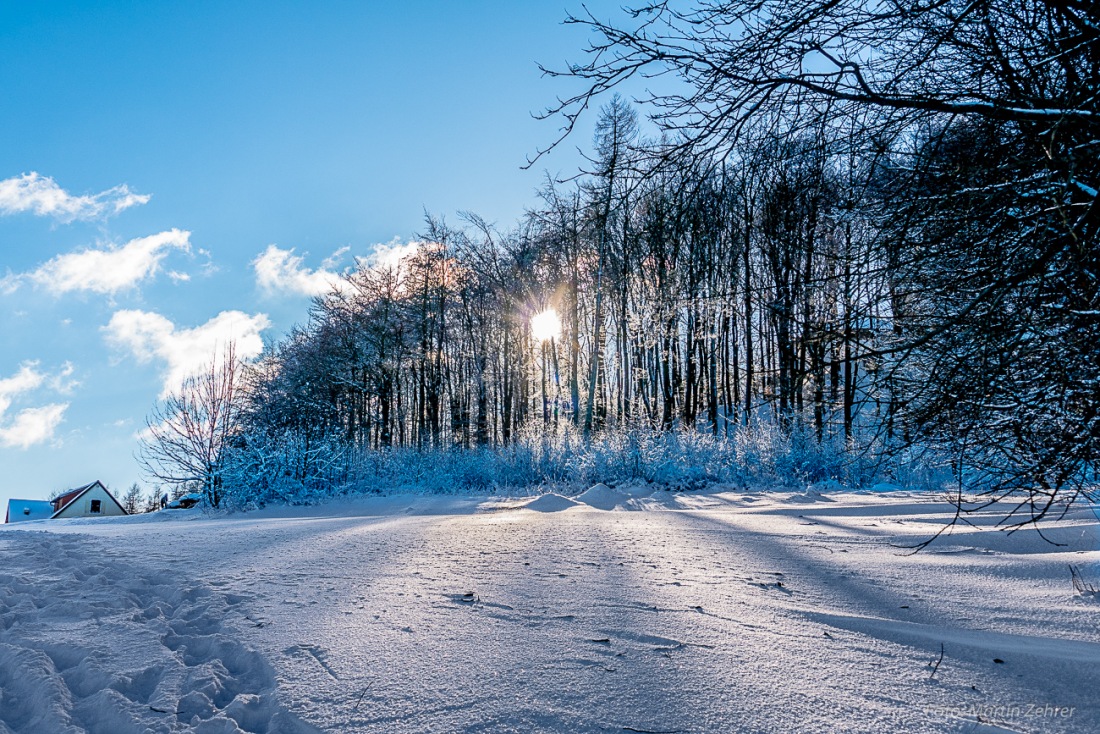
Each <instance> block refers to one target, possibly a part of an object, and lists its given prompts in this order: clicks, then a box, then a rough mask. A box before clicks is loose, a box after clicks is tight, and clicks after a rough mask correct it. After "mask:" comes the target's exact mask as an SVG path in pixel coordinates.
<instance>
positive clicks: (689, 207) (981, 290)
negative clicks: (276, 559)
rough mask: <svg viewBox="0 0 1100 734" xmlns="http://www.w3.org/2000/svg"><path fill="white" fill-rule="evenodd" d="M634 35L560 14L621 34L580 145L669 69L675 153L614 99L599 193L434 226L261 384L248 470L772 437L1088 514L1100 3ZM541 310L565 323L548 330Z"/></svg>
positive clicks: (721, 4) (610, 48)
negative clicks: (501, 216) (624, 438)
mask: <svg viewBox="0 0 1100 734" xmlns="http://www.w3.org/2000/svg"><path fill="white" fill-rule="evenodd" d="M630 17H631V18H633V19H634V22H635V23H636V24H635V25H624V26H615V25H611V24H607V23H604V22H601V21H598V20H596V19H595V18H591V17H589V18H583V19H576V18H573V19H570V20H571V22H575V23H584V24H586V25H588V26H589V27H590V28H591V29H592V30H593V31H594V33H595V34H596V35H597V37H600V38H602V39H603V41H602V42H600V43H597V44H596V45H595V46H594V47H593V48H592V49H591V52H592V53H591V56H590V61H589V62H588V63H586V64H580V65H575V66H573V67H570V68H569V69H568V70H567V71H566V72H564V75H566V76H569V77H572V78H574V79H577V78H579V79H581V80H583V81H584V82H585V88H584V90H583V91H582V92H581V93H580V94H578V95H576V96H574V97H571V98H567V99H565V100H564V101H563V102H562V103H561V104H560V106H558V107H557V108H555V109H554V110H551V113H552V114H556V115H560V116H561V118H560V119H563V120H564V121H565V132H566V134H568V132H569V131H570V130H572V128H573V125H574V124H575V122H576V121H577V119H578V118H579V116H580V115H581V114H583V113H584V112H585V111H586V110H587V109H589V108H590V107H592V106H593V102H594V101H595V100H597V99H603V98H602V97H600V95H603V94H604V93H607V92H609V91H610V90H612V89H614V88H615V87H616V86H617V85H618V84H620V83H622V82H623V81H624V80H626V79H629V78H631V77H635V76H640V75H650V76H655V77H661V76H665V75H671V76H675V77H676V79H677V87H676V88H678V89H679V90H680V91H677V92H673V93H667V94H660V93H650V94H649V95H648V96H646V97H645V98H644V99H643V100H642V102H640V103H639V104H641V105H643V106H645V107H646V108H647V109H648V111H649V112H650V119H651V120H652V121H653V122H654V123H655V125H656V129H657V132H658V134H657V135H656V136H647V135H644V134H643V132H642V131H641V129H640V125H639V119H638V114H637V112H636V111H635V108H634V107H633V106H632V105H630V104H628V103H626V102H624V101H623V100H622V99H621V98H619V97H618V96H613V97H611V98H610V99H608V100H607V101H606V102H605V103H604V104H603V105H602V107H600V109H599V112H598V120H597V124H596V128H595V130H596V132H595V137H594V140H593V145H592V148H591V153H590V158H589V165H588V166H587V170H586V171H583V172H581V173H580V174H578V176H577V177H576V178H574V179H571V180H570V181H568V182H559V181H547V183H546V185H545V186H544V188H543V190H542V191H541V192H540V194H541V195H540V198H539V203H538V204H537V205H536V206H534V207H533V208H532V210H531V211H530V212H529V213H528V215H527V216H526V217H525V218H524V219H523V220H522V221H521V222H519V223H518V224H517V225H516V226H515V227H514V228H513V229H509V230H507V231H501V230H499V229H497V228H495V227H493V226H490V225H488V224H486V223H485V222H483V221H482V220H480V219H479V218H477V217H476V216H475V215H466V216H464V217H463V219H462V225H461V226H457V227H455V226H450V225H448V224H446V223H445V222H443V221H442V220H437V219H430V220H429V221H428V223H427V227H426V230H425V231H424V232H423V233H422V235H421V237H420V242H419V246H418V247H417V248H416V249H415V251H414V252H412V254H410V255H408V256H407V257H406V258H404V259H403V260H401V261H400V262H388V263H385V264H374V265H370V266H367V265H361V266H360V267H359V268H358V269H357V270H356V271H355V272H352V273H349V274H348V275H347V277H346V278H345V280H344V282H342V284H341V285H340V286H339V287H338V288H335V289H334V290H333V291H332V292H331V293H329V294H327V295H325V296H323V297H320V298H318V299H317V300H316V302H315V304H314V307H313V310H312V313H311V317H310V319H309V322H308V323H307V324H306V325H304V326H302V327H300V328H298V329H296V330H295V331H294V332H293V333H292V334H291V335H290V336H289V337H288V338H287V339H285V340H284V341H283V342H282V343H280V344H278V345H277V346H275V347H274V348H272V349H271V350H270V351H269V352H268V353H267V354H266V355H265V356H264V358H263V359H262V360H260V362H259V363H258V364H257V365H255V366H254V367H253V368H252V369H251V370H250V372H249V375H248V377H247V385H246V386H245V390H244V393H243V394H244V395H245V396H246V399H245V405H244V407H243V410H242V412H241V423H240V426H239V430H238V433H237V434H236V439H235V441H234V442H232V449H231V450H230V451H229V453H231V454H232V455H233V456H234V457H235V458H234V461H235V462H236V464H235V466H238V467H241V466H247V468H248V471H244V472H243V473H240V472H238V476H243V477H245V483H246V484H247V483H248V482H250V481H253V480H252V479H248V477H253V478H256V479H255V481H267V480H264V479H261V478H262V477H263V476H266V475H265V472H267V473H268V474H269V473H270V471H269V470H270V469H271V468H272V467H273V466H275V464H272V463H271V462H272V461H274V459H272V457H275V456H279V457H282V458H281V459H279V461H278V462H275V463H276V464H277V465H278V466H279V467H280V469H279V471H281V472H283V473H284V474H293V475H296V476H298V477H299V478H301V479H302V480H303V481H304V480H305V479H306V478H307V477H310V476H325V477H329V478H331V477H334V476H340V472H341V471H345V472H346V470H347V468H348V467H349V466H351V465H352V464H353V463H354V462H355V461H360V460H361V457H362V456H364V454H363V452H371V451H376V450H379V449H387V448H395V447H410V448H415V449H418V450H429V449H448V448H464V449H465V448H476V447H507V446H510V445H512V444H514V443H515V442H516V441H517V440H520V438H521V437H522V440H525V441H526V440H531V438H532V437H535V438H538V439H540V440H541V439H546V438H549V437H555V436H558V437H560V436H563V435H568V436H574V435H576V436H581V437H583V438H585V439H590V440H591V439H592V438H594V437H596V436H599V435H601V434H603V433H606V432H609V431H621V430H628V431H629V430H644V431H651V432H657V433H668V432H685V431H697V432H703V433H706V434H708V435H710V436H713V437H715V438H716V439H717V440H719V441H721V440H724V439H726V438H727V437H729V436H731V435H732V434H733V433H735V432H737V431H738V430H741V429H743V428H744V427H752V426H769V427H774V428H776V429H778V430H779V431H780V432H782V433H784V434H786V435H798V436H803V437H809V438H810V439H812V441H814V442H816V443H817V444H819V445H824V444H831V445H837V444H842V445H846V446H849V447H851V448H853V449H855V448H857V447H858V448H859V449H860V450H866V449H868V448H870V449H871V450H873V452H874V453H875V455H878V456H889V455H891V454H892V453H896V452H898V451H910V452H911V451H912V450H914V449H919V450H923V451H927V452H929V454H930V455H931V456H933V457H934V458H935V459H936V460H938V461H943V462H947V463H950V464H951V466H952V467H953V468H954V470H955V473H956V477H957V478H958V479H959V480H960V482H961V483H962V484H966V483H971V484H973V485H975V486H978V487H980V488H983V489H986V490H988V491H990V492H991V493H992V496H994V497H999V496H1003V495H1004V494H1006V493H1013V492H1019V491H1022V492H1023V493H1024V495H1023V496H1024V505H1023V506H1024V507H1026V508H1027V510H1028V511H1029V514H1028V517H1029V518H1034V517H1041V516H1042V515H1043V514H1045V513H1046V512H1048V511H1049V509H1050V508H1051V507H1052V506H1053V503H1054V500H1055V499H1056V498H1058V497H1059V496H1063V495H1065V494H1066V492H1067V491H1068V492H1069V496H1070V497H1071V498H1072V497H1075V496H1077V495H1076V494H1075V493H1078V492H1082V491H1085V492H1088V491H1091V490H1090V488H1091V487H1094V486H1095V482H1096V466H1097V458H1098V443H1100V417H1098V416H1100V349H1097V346H1096V345H1097V344H1100V245H1098V237H1100V232H1098V224H1100V208H1098V207H1097V204H1096V200H1097V196H1098V195H1097V188H1100V163H1098V160H1100V155H1098V152H1100V151H1098V149H1100V143H1098V142H1097V141H1098V140H1100V123H1098V121H1100V109H1098V108H1100V103H1098V99H1100V97H1098V95H1100V30H1098V28H1100V16H1098V14H1097V11H1096V8H1095V7H1094V6H1093V5H1092V4H1089V3H1078V2H1072V1H1071V2H1059V3H1047V2H1037V1H1035V0H1014V1H1010V0H991V1H990V2H984V3H970V2H968V3H954V2H935V3H927V4H921V3H918V4H915V5H912V4H890V3H887V4H871V5H867V4H864V3H859V2H854V0H853V1H852V2H841V3H835V2H813V1H807V2H801V3H784V2H771V1H765V2H741V1H735V0H723V1H719V0H699V1H698V2H697V3H696V4H695V5H694V6H691V7H689V8H686V9H682V8H680V7H679V6H676V7H673V6H672V5H671V4H666V3H656V4H654V5H649V6H646V7H644V8H641V9H640V10H639V12H638V13H636V14H634V15H632V16H630ZM559 74H560V73H559ZM551 309H552V310H553V311H554V312H555V313H556V314H557V316H558V318H559V319H560V331H559V330H556V329H550V330H548V331H547V330H541V331H539V332H538V333H536V331H535V330H533V327H532V323H533V321H532V320H533V318H534V317H535V316H536V315H538V314H540V313H544V312H546V311H547V310H551ZM552 321H553V319H550V322H551V323H552ZM535 323H542V324H545V323H547V320H546V319H541V320H540V321H537V322H535ZM355 457H359V458H355ZM242 462H243V463H242ZM326 481H327V480H326Z"/></svg>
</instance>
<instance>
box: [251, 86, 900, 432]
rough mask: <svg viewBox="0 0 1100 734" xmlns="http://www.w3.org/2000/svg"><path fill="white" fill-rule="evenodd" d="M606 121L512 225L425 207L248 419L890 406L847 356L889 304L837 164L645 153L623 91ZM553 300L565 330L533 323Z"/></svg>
mask: <svg viewBox="0 0 1100 734" xmlns="http://www.w3.org/2000/svg"><path fill="white" fill-rule="evenodd" d="M599 129H600V132H599V134H598V137H597V139H596V145H595V148H596V151H597V155H596V156H595V157H594V163H595V172H594V173H593V174H591V175H589V176H586V177H584V178H583V179H582V180H581V181H580V182H579V183H577V184H575V185H566V186H562V185H557V184H553V183H550V184H548V185H547V186H546V188H545V190H544V192H543V196H542V202H541V206H540V207H538V208H537V209H535V210H534V211H532V212H531V213H530V214H529V215H528V216H527V217H526V219H525V220H524V221H523V222H522V223H521V225H520V226H519V227H517V228H516V229H515V230H513V231H510V232H503V233H502V232H497V231H495V230H494V229H493V228H491V227H489V226H487V225H486V224H484V223H483V222H481V221H480V220H478V219H476V218H475V217H472V216H470V217H467V223H466V226H464V227H461V228H453V227H448V226H446V225H444V224H443V223H442V222H438V221H431V222H429V226H428V228H427V232H426V233H425V234H424V237H423V241H422V242H421V243H420V244H419V246H418V247H417V248H416V250H415V252H414V253H412V254H411V255H408V256H407V257H405V258H404V259H403V260H401V261H400V262H397V263H388V264H385V265H373V266H365V265H364V266H361V267H359V268H358V269H357V270H356V271H355V272H354V273H351V274H349V275H348V276H347V278H346V281H345V282H344V283H343V284H342V286H341V287H339V288H337V289H335V290H334V291H333V292H332V293H330V294H327V295H325V296H323V297H321V298H318V299H317V300H316V303H315V304H314V308H313V312H312V315H311V319H310V321H309V323H308V324H307V325H306V326H304V327H302V328H301V329H299V330H297V331H295V333H293V334H292V335H291V336H290V337H289V338H288V339H287V340H286V341H284V342H283V343H282V344H280V345H279V346H278V347H277V348H276V349H274V350H273V351H272V352H271V353H270V354H268V355H267V357H266V358H265V360H264V361H263V362H262V364H261V366H260V367H259V371H258V373H257V378H258V379H257V382H256V384H255V385H254V386H253V388H252V392H251V395H252V403H253V405H252V410H251V412H250V420H251V421H252V422H253V424H254V425H255V426H256V427H257V428H263V429H264V430H290V431H294V432H297V433H299V434H301V435H302V436H325V437H330V436H339V437H340V438H341V439H342V440H345V441H347V442H348V443H350V444H353V445H356V446H363V447H369V448H382V447H387V446H417V447H446V446H463V447H471V446H484V445H501V444H507V443H509V442H510V441H511V440H512V439H513V437H514V436H516V435H517V433H518V432H519V431H520V429H521V428H522V427H524V426H525V425H527V424H528V423H530V422H532V421H533V422H535V423H539V424H544V425H546V426H547V430H549V431H553V430H554V429H555V427H557V426H562V425H564V424H570V425H572V426H574V427H576V428H577V429H578V430H580V431H582V432H583V433H584V434H589V433H591V432H592V431H598V430H601V429H604V428H607V427H621V426H627V427H630V426H646V427H650V428H655V429H664V430H670V429H673V428H681V429H682V428H692V429H700V430H706V431H709V432H712V433H714V434H727V433H729V431H730V428H731V426H735V425H737V424H744V423H748V422H749V421H750V420H752V419H753V418H754V417H761V418H764V419H766V420H775V421H779V422H780V423H782V424H784V425H789V424H793V423H807V424H809V425H811V426H812V428H813V430H814V432H815V434H816V435H817V436H818V437H821V438H824V437H825V436H826V435H828V436H833V435H838V434H842V435H845V436H848V435H850V434H851V432H852V430H853V422H854V421H855V418H856V416H857V415H859V414H862V413H868V412H869V413H870V414H871V415H874V416H878V417H881V416H884V415H885V414H886V413H887V412H888V411H889V400H888V397H887V396H886V395H884V394H881V393H879V392H874V393H872V392H870V391H869V384H870V383H869V382H868V380H866V379H862V378H861V376H862V375H864V374H865V373H866V372H867V371H869V370H870V371H874V370H876V369H877V366H876V364H875V363H873V362H871V361H869V360H857V359H856V358H855V357H854V355H855V353H856V345H857V344H864V345H868V344H872V343H874V339H875V334H876V332H877V331H878V330H880V329H881V328H883V326H882V325H883V324H888V322H889V307H888V304H887V300H886V297H885V296H886V291H885V284H884V282H883V279H882V277H881V275H880V273H879V271H880V268H879V267H878V265H879V264H878V263H877V261H876V260H875V257H876V256H875V255H874V254H873V253H872V252H870V251H869V250H868V246H869V243H868V242H867V241H865V240H861V239H860V235H859V232H860V231H861V230H866V229H867V226H866V223H865V222H861V221H858V217H857V215H856V214H855V212H854V211H853V209H852V207H851V206H849V205H848V204H847V202H845V201H844V199H843V196H842V188H843V187H842V183H843V182H842V181H841V177H842V176H843V175H845V172H844V171H843V169H842V168H840V167H839V166H838V165H837V162H836V161H831V160H828V159H827V158H826V157H825V156H823V155H822V154H821V152H820V151H819V150H817V149H815V148H814V147H813V146H812V145H811V144H808V143H805V142H803V141H800V140H797V139H795V140H792V141H791V142H790V144H789V145H790V146H791V147H794V148H798V149H799V150H794V151H792V150H789V149H782V150H781V149H774V150H769V151H763V150H762V151H761V152H760V154H759V155H757V156H755V157H754V159H753V161H752V163H751V164H747V165H744V166H729V165H726V166H714V167H711V168H710V170H699V169H697V168H688V169H684V170H681V169H677V168H673V167H670V166H667V165H664V164H660V163H653V162H651V161H652V160H653V159H652V157H650V156H646V155H644V153H645V147H644V144H643V143H642V141H640V140H639V139H638V136H637V121H636V118H635V113H634V112H633V111H632V110H631V109H630V107H628V106H627V105H626V104H625V103H623V102H622V101H621V100H618V99H615V100H613V101H612V102H611V103H610V104H609V105H608V106H607V108H606V109H605V110H604V111H603V113H602V117H601V120H600V126H599ZM656 166H661V167H660V168H659V169H658V168H656ZM548 309H553V310H554V311H555V313H556V314H558V316H559V318H560V322H561V331H560V334H555V335H553V337H552V338H546V339H543V340H541V341H540V340H539V338H538V337H539V336H540V335H538V334H535V333H533V331H532V317H534V316H535V315H536V314H538V313H540V312H542V311H545V310H548Z"/></svg>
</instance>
